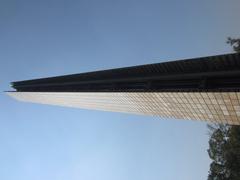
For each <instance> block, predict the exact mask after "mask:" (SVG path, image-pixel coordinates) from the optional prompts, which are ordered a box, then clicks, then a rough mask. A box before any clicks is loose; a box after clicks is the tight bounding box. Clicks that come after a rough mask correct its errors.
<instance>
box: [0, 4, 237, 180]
mask: <svg viewBox="0 0 240 180" xmlns="http://www.w3.org/2000/svg"><path fill="white" fill-rule="evenodd" d="M239 7H240V2H239V1H238V0H228V1H226V0H211V1H209V0H202V1H197V0H182V1H179V0H170V1H161V0H158V1H157V0H156V1H154V0H140V1H136V0H135V1H134V0H122V1H110V0H102V1H97V0H83V1H81V0H79V1H74V0H69V1H63V0H39V1H35V0H21V1H17V0H15V1H14V0H0V62H1V65H0V82H1V83H0V90H1V91H4V90H11V88H10V87H9V82H11V81H16V80H24V79H31V78H39V77H47V76H55V75H63V74H71V73H79V72H85V71H94V70H100V69H108V68H115V67H124V66H131V65H137V64H146V63H155V62H163V61H170V60H176V59H182V58H192V57H199V56H207V55H215V54H223V53H229V52H232V50H231V48H230V47H229V46H228V45H227V44H226V43H225V41H226V38H227V37H228V36H231V37H239V30H240V23H239V17H240V11H239ZM0 102H1V104H0V106H1V107H0V109H1V110H0V143H1V148H0V179H4V180H15V179H18V180H32V179H34V180H38V179H39V180H40V179H41V180H42V179H45V180H77V179H78V180H79V179H84V180H112V179H114V180H123V179H124V180H128V179H129V180H130V179H131V180H149V179H151V180H155V179H158V180H159V179H163V180H176V179H179V180H193V179H194V180H202V179H206V178H207V174H208V169H209V163H210V160H209V158H208V155H207V151H206V150H207V148H208V144H207V143H208V135H207V128H206V123H204V122H194V121H186V120H174V119H160V118H156V117H148V116H136V115H128V114H120V113H111V112H101V111H92V110H91V111H90V110H82V109H72V108H63V107H57V106H48V105H40V104H31V103H23V102H17V101H15V100H13V99H11V98H10V97H8V96H6V95H5V94H4V93H1V94H0Z"/></svg>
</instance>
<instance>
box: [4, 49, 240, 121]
mask: <svg viewBox="0 0 240 180" xmlns="http://www.w3.org/2000/svg"><path fill="white" fill-rule="evenodd" d="M12 86H13V88H15V89H16V91H13V92H7V93H8V94H9V95H10V96H12V97H14V98H16V99H18V100H22V101H29V102H35V103H43V104H52V105H61V106H69V107H77V108H86V109H97V110H106V111H116V112H125V113H135V114H145V115H156V116H161V117H171V118H177V119H192V120H203V121H210V122H216V123H228V124H240V54H238V53H235V54H226V55H218V56H211V57H203V58H194V59H187V60H178V61H172V62H165V63H158V64H148V65H142V66H135V67H126V68H119V69H110V70H103V71H96V72H88V73H81V74H74V75H67V76H58V77H50V78H42V79H34V80H27V81H19V82H13V83H12Z"/></svg>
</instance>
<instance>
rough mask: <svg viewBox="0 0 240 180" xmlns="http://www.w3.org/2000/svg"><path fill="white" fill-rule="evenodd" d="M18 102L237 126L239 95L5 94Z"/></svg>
mask: <svg viewBox="0 0 240 180" xmlns="http://www.w3.org/2000/svg"><path fill="white" fill-rule="evenodd" d="M8 94H9V95H10V96H12V97H14V98H16V99H18V100H21V101H28V102H34V103H42V104H51V105H60V106H68V107H76V108H84V109H96V110H104V111H114V112H124V113H134V114H143V115H154V116H160V117H163V118H176V119H188V120H202V121H209V122H213V123H227V124H235V125H239V124H240V92H146V93H137V92H119V93H118V92H113V93H104V92H92V93H91V92H88V93H87V92H8Z"/></svg>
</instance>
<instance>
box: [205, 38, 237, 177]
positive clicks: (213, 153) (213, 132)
mask: <svg viewBox="0 0 240 180" xmlns="http://www.w3.org/2000/svg"><path fill="white" fill-rule="evenodd" d="M227 43H228V44H230V45H231V46H232V47H233V50H234V51H236V52H240V39H232V38H228V40H227ZM208 129H209V132H210V139H209V149H208V154H209V157H210V158H211V159H212V163H211V164H210V170H209V174H208V180H240V126H230V125H223V124H213V125H208Z"/></svg>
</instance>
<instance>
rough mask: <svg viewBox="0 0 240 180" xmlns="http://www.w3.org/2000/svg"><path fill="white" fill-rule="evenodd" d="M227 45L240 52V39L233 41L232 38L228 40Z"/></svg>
mask: <svg viewBox="0 0 240 180" xmlns="http://www.w3.org/2000/svg"><path fill="white" fill-rule="evenodd" d="M227 43H228V44H230V45H231V46H232V47H233V50H234V51H236V52H240V38H237V39H233V38H231V37H228V38H227Z"/></svg>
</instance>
